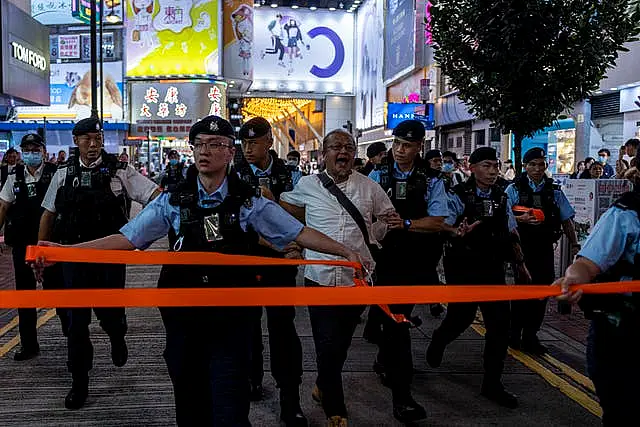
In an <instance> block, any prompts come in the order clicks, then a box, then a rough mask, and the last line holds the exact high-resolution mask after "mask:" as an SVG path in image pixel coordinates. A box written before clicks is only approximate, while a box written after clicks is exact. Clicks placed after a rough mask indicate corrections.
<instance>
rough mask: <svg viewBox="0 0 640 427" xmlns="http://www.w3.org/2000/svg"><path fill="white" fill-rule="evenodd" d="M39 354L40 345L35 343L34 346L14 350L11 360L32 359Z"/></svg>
mask: <svg viewBox="0 0 640 427" xmlns="http://www.w3.org/2000/svg"><path fill="white" fill-rule="evenodd" d="M39 355H40V346H39V345H36V346H35V347H21V348H20V350H18V351H16V354H14V355H13V360H15V361H16V362H23V361H25V360H30V359H33V358H34V357H37V356H39Z"/></svg>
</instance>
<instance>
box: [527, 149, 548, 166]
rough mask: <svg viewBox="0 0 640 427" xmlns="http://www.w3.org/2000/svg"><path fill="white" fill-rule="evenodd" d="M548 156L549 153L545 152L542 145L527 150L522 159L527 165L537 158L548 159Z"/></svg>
mask: <svg viewBox="0 0 640 427" xmlns="http://www.w3.org/2000/svg"><path fill="white" fill-rule="evenodd" d="M546 158H547V153H545V152H544V150H543V149H542V148H540V147H533V148H531V149H530V150H527V152H526V153H524V157H523V159H522V163H524V164H525V165H526V164H527V163H529V162H531V161H533V160H536V159H546Z"/></svg>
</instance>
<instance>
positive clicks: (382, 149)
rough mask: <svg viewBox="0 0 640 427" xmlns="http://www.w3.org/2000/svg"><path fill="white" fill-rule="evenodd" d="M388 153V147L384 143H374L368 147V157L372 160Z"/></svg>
mask: <svg viewBox="0 0 640 427" xmlns="http://www.w3.org/2000/svg"><path fill="white" fill-rule="evenodd" d="M386 152H387V146H386V145H384V142H382V141H378V142H374V143H373V144H371V145H370V146H368V147H367V157H368V158H370V159H371V158H374V157H375V156H377V155H378V154H380V153H386Z"/></svg>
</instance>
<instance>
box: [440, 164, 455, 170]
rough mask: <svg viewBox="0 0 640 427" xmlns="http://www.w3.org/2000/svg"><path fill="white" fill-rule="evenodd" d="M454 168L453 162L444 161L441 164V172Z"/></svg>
mask: <svg viewBox="0 0 640 427" xmlns="http://www.w3.org/2000/svg"><path fill="white" fill-rule="evenodd" d="M454 169H455V168H454V167H453V163H445V164H443V165H442V172H453V170H454Z"/></svg>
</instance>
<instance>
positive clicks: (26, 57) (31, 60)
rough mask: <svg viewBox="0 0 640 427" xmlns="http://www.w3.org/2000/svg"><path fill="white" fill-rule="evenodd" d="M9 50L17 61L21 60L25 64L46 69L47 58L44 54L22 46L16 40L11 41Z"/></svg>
mask: <svg viewBox="0 0 640 427" xmlns="http://www.w3.org/2000/svg"><path fill="white" fill-rule="evenodd" d="M11 47H12V48H13V49H12V50H11V52H12V54H13V57H14V58H16V59H17V60H18V61H22V62H24V63H25V64H29V65H31V66H32V67H33V68H38V69H40V70H42V71H47V60H46V58H45V57H44V56H42V55H40V54H39V53H38V52H34V51H33V50H31V49H29V48H27V47H24V46H22V45H21V44H20V43H18V42H11Z"/></svg>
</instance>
